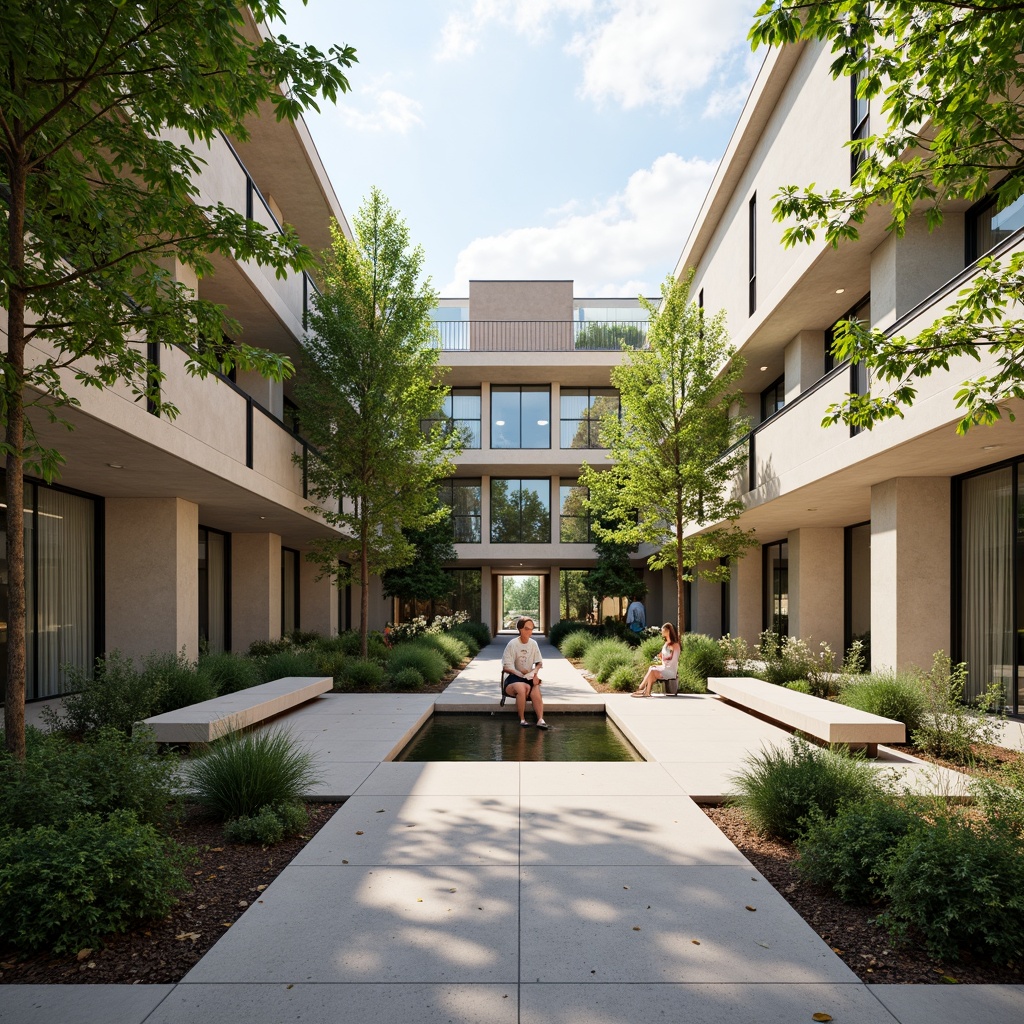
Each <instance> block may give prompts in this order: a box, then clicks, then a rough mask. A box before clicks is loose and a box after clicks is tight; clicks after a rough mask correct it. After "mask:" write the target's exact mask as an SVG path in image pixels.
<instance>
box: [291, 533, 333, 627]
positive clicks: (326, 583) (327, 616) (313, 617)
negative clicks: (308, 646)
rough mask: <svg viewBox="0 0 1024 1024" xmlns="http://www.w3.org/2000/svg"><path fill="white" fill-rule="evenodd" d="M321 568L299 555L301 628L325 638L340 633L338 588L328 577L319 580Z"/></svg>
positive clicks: (303, 554)
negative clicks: (313, 631) (313, 630)
mask: <svg viewBox="0 0 1024 1024" xmlns="http://www.w3.org/2000/svg"><path fill="white" fill-rule="evenodd" d="M319 572H320V566H319V564H317V563H316V562H310V561H309V560H308V559H307V558H306V553H305V552H301V553H300V554H299V618H300V620H301V621H300V623H299V627H300V628H301V629H315V630H316V631H317V632H318V633H323V635H324V636H334V634H335V633H336V632H337V631H338V588H337V587H336V586H335V585H334V582H333V581H332V580H331V579H329V578H328V577H326V576H325V577H324V578H323V579H321V580H319V581H318V580H317V578H316V577H317V574H318V573H319Z"/></svg>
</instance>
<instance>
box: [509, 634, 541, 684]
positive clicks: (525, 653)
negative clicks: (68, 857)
mask: <svg viewBox="0 0 1024 1024" xmlns="http://www.w3.org/2000/svg"><path fill="white" fill-rule="evenodd" d="M540 660H541V657H540V648H539V647H538V646H537V641H536V640H534V639H532V638H531V639H529V640H527V641H526V643H525V644H524V643H523V642H522V640H520V639H519V637H517V636H516V637H513V638H512V639H511V640H509V642H508V645H507V646H506V647H505V655H504V657H503V658H502V659H501V664H502V667H503V668H505V669H507V670H508V671H510V672H515V674H516V675H517V676H523V678H526V675H527V673H529V672H532V671H533V666H534V665H536V664H537V662H538V661H540Z"/></svg>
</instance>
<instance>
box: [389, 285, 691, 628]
mask: <svg viewBox="0 0 1024 1024" xmlns="http://www.w3.org/2000/svg"><path fill="white" fill-rule="evenodd" d="M435 317H436V320H437V324H438V328H439V331H440V344H441V349H442V354H441V360H440V362H441V364H442V366H443V367H445V369H446V371H447V372H446V376H445V383H446V384H448V385H449V386H450V388H451V395H450V397H449V400H448V404H447V406H446V410H445V413H446V415H447V416H449V417H450V418H451V420H452V424H453V426H455V427H458V428H460V429H461V431H462V433H463V436H464V438H466V441H467V443H466V445H465V448H464V450H463V452H462V453H461V455H459V456H458V458H457V467H458V468H457V470H456V473H455V475H454V477H453V478H452V479H451V480H450V481H448V482H447V484H446V485H445V494H444V496H443V497H444V500H446V501H447V502H448V503H449V504H450V506H451V507H452V509H453V520H454V525H455V540H456V551H457V552H458V556H459V562H458V565H457V567H455V568H454V569H453V573H454V574H455V578H456V583H457V589H456V594H455V596H454V597H453V598H452V600H451V601H450V602H447V603H445V604H444V605H440V606H438V607H436V608H434V607H432V608H418V609H417V608H412V607H409V606H406V607H399V608H398V609H396V611H397V613H398V615H399V616H400V617H403V618H404V617H408V615H409V614H411V613H412V612H414V611H434V610H444V609H447V608H448V607H456V608H459V609H462V610H465V611H467V612H468V613H469V614H470V615H471V616H472V617H473V618H479V619H481V620H482V621H484V622H485V623H488V624H489V625H490V626H491V629H492V630H495V631H497V630H499V629H501V628H504V627H507V626H508V625H509V624H510V622H511V620H512V619H514V618H515V614H516V613H519V612H529V613H530V614H532V615H534V616H536V617H538V618H539V620H540V626H541V628H542V629H546V628H548V627H549V626H550V624H551V623H553V622H556V621H558V620H559V619H562V618H568V617H571V618H579V617H583V616H586V615H588V614H589V615H593V616H595V617H596V616H598V615H603V614H606V613H613V612H615V611H616V610H617V609H618V602H615V603H614V604H613V603H612V602H607V603H606V607H604V608H601V609H597V608H596V607H594V606H593V605H592V604H591V602H590V600H589V599H588V598H587V597H586V596H585V595H584V593H583V586H582V583H583V580H582V576H583V574H584V573H585V572H586V571H587V570H588V569H590V568H592V567H593V566H594V564H595V553H594V547H593V534H592V530H591V524H590V522H589V520H588V517H587V514H586V511H585V509H584V507H583V502H582V498H583V497H584V496H585V491H584V490H583V489H581V488H580V487H579V485H578V477H579V473H580V468H581V465H582V464H583V463H584V462H587V463H589V464H591V465H595V466H598V467H600V466H601V465H602V464H605V463H606V459H607V456H608V452H607V450H605V449H603V448H601V447H600V439H599V436H598V422H599V420H600V418H601V416H603V415H606V414H609V413H612V414H614V413H616V412H617V410H618V403H619V398H618V393H617V392H616V391H615V389H614V388H613V387H612V386H611V369H612V367H613V366H615V365H616V364H617V363H618V362H619V361H621V359H622V350H621V342H623V341H625V342H626V344H627V345H629V344H633V345H639V344H642V343H643V340H644V338H645V337H646V327H647V313H646V311H645V310H644V309H643V308H642V307H641V306H640V303H639V302H638V300H637V299H635V298H632V299H617V298H602V299H586V298H576V297H574V296H573V283H572V282H571V281H471V282H470V286H469V296H468V298H465V299H442V300H441V303H440V306H439V308H438V309H437V311H436V313H435ZM643 555H644V553H643V552H638V553H637V556H636V559H635V563H636V567H637V571H638V574H640V575H641V577H642V575H643V573H644V557H643ZM512 578H517V579H518V580H520V581H522V580H525V579H536V583H537V585H536V586H535V587H534V588H533V590H532V591H530V592H531V593H533V594H535V595H536V596H535V597H534V599H533V600H532V601H530V602H528V605H529V606H525V605H523V603H522V601H518V602H516V601H513V599H512V598H511V597H510V593H511V592H510V591H509V590H508V588H507V587H506V586H504V585H503V584H504V581H505V580H506V579H512ZM646 584H647V585H648V587H649V588H650V589H651V590H652V591H656V592H650V593H649V594H648V600H649V601H650V602H653V606H652V615H654V616H655V617H657V615H659V614H660V608H661V604H662V595H661V587H662V582H661V579H660V575H659V577H658V579H657V580H653V579H650V578H648V579H647V580H646ZM527 589H528V588H527ZM673 601H674V596H673V597H671V599H670V600H669V601H668V606H669V607H671V606H672V603H673ZM384 607H385V608H387V609H388V610H389V611H390V606H389V605H384Z"/></svg>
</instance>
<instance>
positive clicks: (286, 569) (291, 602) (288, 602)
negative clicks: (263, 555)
mask: <svg viewBox="0 0 1024 1024" xmlns="http://www.w3.org/2000/svg"><path fill="white" fill-rule="evenodd" d="M298 628H299V553H298V551H295V550H294V549H293V548H281V633H282V634H283V635H287V634H288V633H292V632H294V631H295V630H296V629H298Z"/></svg>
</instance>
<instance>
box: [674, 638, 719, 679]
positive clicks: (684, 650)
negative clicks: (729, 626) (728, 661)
mask: <svg viewBox="0 0 1024 1024" xmlns="http://www.w3.org/2000/svg"><path fill="white" fill-rule="evenodd" d="M679 642H680V652H679V674H680V676H683V675H686V676H689V677H698V678H700V679H702V680H703V681H704V682H705V683H707V681H708V677H709V676H724V675H725V654H724V653H723V651H722V648H721V647H720V646H719V644H718V641H717V640H712V638H711V637H709V636H704V634H703V633H684V634H683V636H682V637H681V638H680V641H679Z"/></svg>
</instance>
